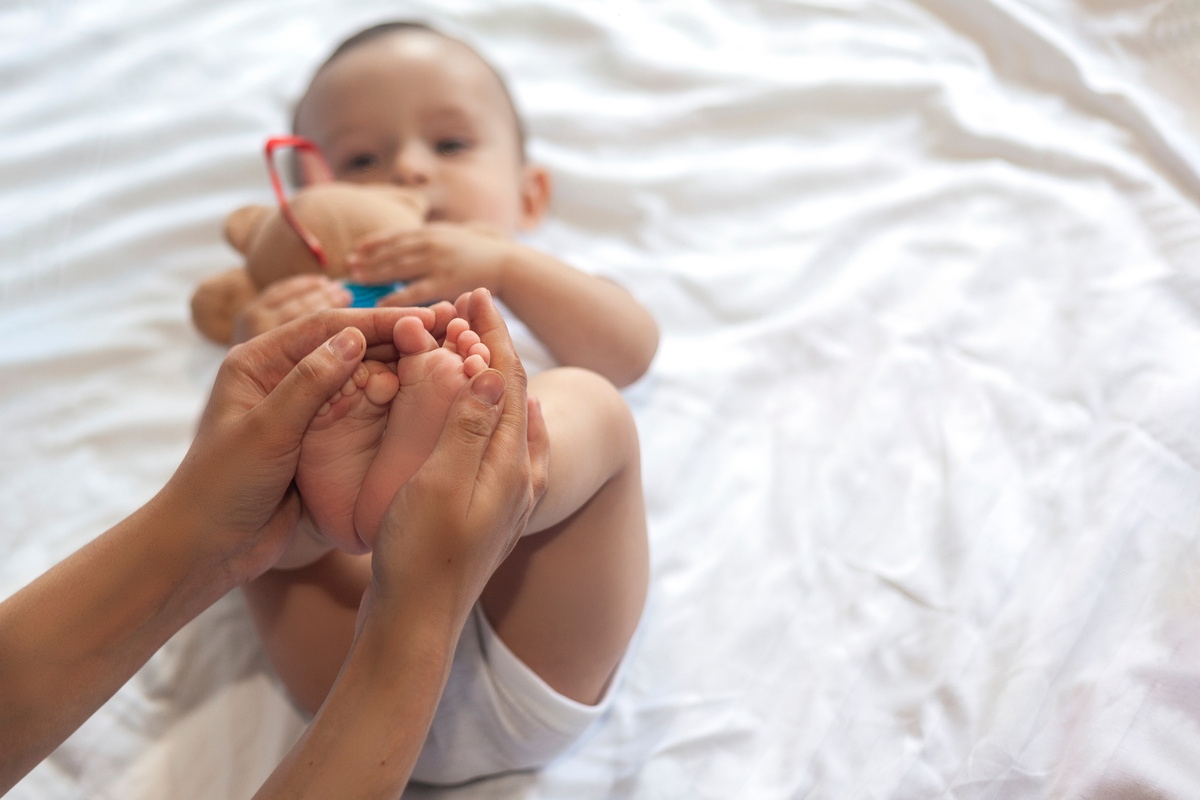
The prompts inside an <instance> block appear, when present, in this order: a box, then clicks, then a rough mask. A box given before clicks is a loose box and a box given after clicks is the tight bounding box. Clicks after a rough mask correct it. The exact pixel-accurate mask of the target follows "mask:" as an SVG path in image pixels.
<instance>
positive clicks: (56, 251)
mask: <svg viewBox="0 0 1200 800" xmlns="http://www.w3.org/2000/svg"><path fill="white" fill-rule="evenodd" d="M413 17H415V18H423V19H429V20H432V21H434V22H436V23H439V24H441V25H443V26H445V27H446V28H447V29H448V30H450V31H453V32H457V33H460V34H462V35H465V36H467V37H468V38H469V39H470V40H471V41H473V42H475V43H477V44H478V45H479V46H480V47H481V49H483V50H484V52H486V53H487V54H488V55H489V56H490V57H491V58H492V59H493V60H494V61H495V62H496V63H497V64H498V66H499V67H500V68H501V69H502V70H503V71H504V72H505V73H506V74H507V75H508V76H509V77H510V80H511V83H512V85H513V87H514V90H515V93H516V95H517V97H518V100H519V102H520V104H521V106H522V107H523V108H524V111H525V113H526V115H527V117H528V122H529V126H530V128H531V130H532V132H533V142H532V150H533V154H534V156H535V157H536V159H537V160H539V161H541V162H542V163H544V164H546V165H547V166H548V167H549V168H550V170H551V171H552V173H553V175H554V177H555V180H556V187H557V194H556V198H555V203H554V208H553V212H554V213H553V219H552V220H551V221H550V222H549V223H548V224H547V225H546V226H545V227H544V228H543V229H542V230H541V231H540V232H539V233H537V234H536V235H535V236H534V237H533V239H532V240H531V241H532V242H533V243H534V244H536V245H537V246H540V247H544V248H546V249H548V250H551V251H553V252H556V253H558V254H560V255H562V256H564V257H565V258H567V259H568V260H575V261H577V262H578V263H580V264H589V265H597V266H603V267H604V268H605V269H607V270H612V271H614V272H615V273H616V274H618V275H620V276H621V279H622V280H623V281H624V282H625V283H626V284H627V285H628V286H629V287H630V288H631V289H632V290H633V291H634V292H635V293H636V294H637V295H638V296H639V297H640V298H642V299H643V300H644V301H645V302H646V303H648V304H649V305H650V306H651V307H652V308H653V309H654V310H655V311H656V313H657V315H658V317H659V319H660V321H661V324H662V329H663V334H664V335H663V341H662V346H661V350H660V353H659V356H658V358H657V361H656V363H655V366H654V368H653V370H652V373H651V374H650V375H649V376H648V377H647V378H646V379H644V380H643V381H642V382H641V383H640V384H638V385H637V386H635V387H633V388H632V389H631V390H630V391H629V392H628V397H629V400H630V402H631V404H632V405H633V407H634V409H635V412H636V415H637V419H638V422H639V425H640V427H641V430H642V439H643V453H644V461H645V475H646V489H647V498H648V503H649V515H650V524H651V535H652V546H653V581H654V587H653V596H652V601H651V604H650V606H649V608H648V610H647V614H648V617H647V620H646V630H645V640H644V642H643V645H642V647H641V649H640V650H639V652H638V654H637V658H636V660H635V662H634V664H633V665H632V669H631V671H630V674H629V680H628V682H627V684H626V686H625V687H624V688H623V690H622V693H621V695H620V698H619V699H618V701H617V703H616V705H615V708H614V711H613V714H612V716H611V718H610V719H609V720H608V722H607V724H606V725H605V727H604V728H603V729H602V730H600V731H599V732H598V734H597V735H596V736H595V737H594V738H592V739H591V740H589V741H587V742H586V743H584V744H583V745H582V746H581V747H580V748H579V749H578V750H577V751H576V752H574V753H572V754H571V755H569V756H568V757H565V758H563V759H562V760H561V761H559V762H557V763H555V764H554V765H552V766H551V767H550V768H548V769H546V770H545V771H544V772H542V773H540V774H527V775H512V776H506V777H502V778H498V779H495V780H491V781H485V782H483V783H480V784H475V785H472V786H468V787H464V788H460V789H456V790H440V791H434V790H429V789H421V788H419V787H417V788H412V789H410V790H409V792H408V794H407V795H406V796H411V797H417V798H434V797H436V798H455V800H458V799H459V798H480V797H502V798H507V797H511V798H518V797H520V798H566V797H571V798H578V797H595V798H599V797H617V798H675V797H712V798H732V797H737V798H793V797H797V798H798V797H809V798H850V797H872V798H896V799H897V800H898V799H899V798H930V797H954V798H1008V797H1022V798H1024V797H1031V798H1032V797H1090V798H1109V797H1132V796H1139V797H1164V798H1181V799H1182V798H1194V797H1198V796H1200V766H1197V765H1198V764H1200V755H1198V754H1200V625H1198V622H1197V620H1198V619H1200V616H1198V614H1197V611H1198V607H1200V553H1198V552H1197V531H1198V530H1200V474H1198V472H1197V470H1198V469H1200V282H1198V278H1200V145H1198V144H1197V134H1198V133H1200V99H1198V97H1197V94H1196V91H1195V87H1196V86H1197V85H1200V2H1197V0H796V2H782V1H781V0H689V2H682V1H676V2H668V1H667V0H663V2H655V3H635V2H628V1H625V2H608V3H603V4H600V3H573V2H567V1H566V0H540V1H539V2H523V1H520V0H502V1H501V2H484V1H483V0H453V1H452V2H433V1H432V0H419V1H417V2H409V3H394V2H381V1H380V0H366V1H365V2H358V3H355V4H354V5H353V6H352V7H347V5H346V4H344V3H339V2H334V0H306V1H304V2H283V1H282V0H251V1H247V0H237V1H235V0H205V2H198V1H197V0H163V1H161V2H156V3H133V2H125V3H121V2H115V1H114V0H97V1H96V2H82V0H76V1H75V2H68V1H63V2H50V3H32V2H24V3H20V2H17V3H9V4H5V5H3V6H0V44H2V46H0V253H2V254H3V260H2V266H0V414H2V416H0V429H2V431H3V436H2V437H0V498H2V502H0V597H2V596H7V595H9V594H11V593H12V592H14V591H16V590H17V589H18V588H19V587H20V586H22V585H24V584H25V583H27V582H28V581H30V580H32V579H33V578H34V577H35V576H36V575H38V574H39V573H40V572H41V571H43V570H44V569H46V568H47V567H49V566H50V565H51V564H53V563H54V562H55V561H57V560H59V559H61V558H62V557H64V556H65V555H67V554H68V553H69V552H71V551H72V550H74V549H75V548H77V547H78V546H80V545H81V544H83V543H84V542H86V541H87V540H88V539H90V538H91V537H93V536H95V535H96V534H98V533H100V532H101V531H102V530H103V529H104V528H106V527H107V526H109V525H111V524H112V523H114V522H116V521H117V520H119V519H121V518H122V517H123V516H125V515H126V514H128V513H129V512H130V511H132V510H133V509H134V508H136V507H137V506H138V505H139V504H140V503H142V502H144V501H145V500H146V499H147V498H148V497H150V496H151V495H152V494H153V492H154V491H155V490H156V489H157V488H158V487H159V486H160V485H161V484H162V483H163V481H164V480H165V479H166V478H167V477H168V476H169V475H170V473H171V471H172V469H173V467H174V466H175V464H176V463H177V462H178V460H179V458H180V457H181V456H182V455H183V453H184V451H185V450H186V447H187V444H188V441H189V437H190V433H191V430H192V427H193V425H194V421H195V419H196V418H197V416H198V413H199V410H200V408H201V407H202V404H203V401H204V398H205V396H206V392H207V387H208V386H209V384H210V382H211V379H212V376H213V374H214V371H215V368H216V365H217V364H218V362H219V359H220V351H219V350H218V349H217V348H215V347H212V346H210V345H207V344H205V343H204V342H202V341H201V340H200V338H199V337H198V336H197V334H196V333H195V332H194V331H193V330H192V329H191V327H190V325H189V322H188V318H187V310H186V309H187V299H188V297H189V295H190V292H191V289H192V287H193V286H194V285H195V284H196V282H197V281H199V280H200V279H201V278H203V277H205V276H207V275H209V274H211V273H212V272H214V271H216V270H218V269H221V268H224V267H228V266H232V265H233V264H234V263H235V260H234V257H233V254H232V252H231V251H229V250H228V249H227V248H226V247H224V246H223V245H222V244H221V242H220V240H219V235H218V229H219V223H220V220H221V219H222V217H223V215H224V214H225V213H226V212H227V211H229V210H230V209H232V208H234V207H235V206H237V205H239V204H242V203H244V202H247V201H255V200H267V199H268V198H269V195H268V191H267V185H266V182H265V179H264V175H263V172H262V169H261V167H260V164H259V155H258V153H259V147H260V144H261V141H262V140H263V138H264V137H265V136H266V135H268V134H271V133H276V132H279V131H281V130H283V128H284V127H285V125H286V120H287V118H288V112H289V107H290V104H291V103H292V102H293V101H294V100H295V98H296V97H297V94H298V92H299V91H300V89H301V88H302V86H303V85H304V83H305V81H306V79H307V77H308V75H309V73H310V71H311V70H312V68H313V67H314V66H315V64H316V63H317V62H318V61H319V60H320V59H321V58H322V57H323V56H324V54H325V53H326V52H327V51H328V49H329V48H330V47H331V46H332V45H333V44H334V43H336V42H337V41H338V40H340V39H341V38H342V37H343V36H344V35H346V34H348V33H350V32H352V31H354V30H356V29H358V28H360V27H362V26H363V25H365V24H368V23H372V22H375V21H379V20H383V19H391V18H413ZM302 725H303V721H302V719H301V717H300V716H299V715H298V714H297V713H296V711H295V710H294V709H293V708H292V707H291V706H290V704H289V703H288V701H287V699H286V697H285V695H284V694H283V692H282V691H281V689H280V687H279V685H278V683H277V682H276V681H275V679H274V678H273V677H272V675H271V673H270V670H269V667H268V665H267V663H266V661H265V658H264V656H263V654H262V651H261V649H260V648H259V646H258V644H257V641H256V639H255V636H254V633H253V630H252V628H251V625H250V623H249V621H248V619H247V615H246V611H245V609H244V606H243V605H242V603H241V600H240V599H239V597H238V596H236V594H235V595H231V596H229V597H227V598H225V599H224V600H222V601H221V602H220V603H218V604H217V605H216V606H215V607H214V608H212V609H211V610H210V611H208V612H206V613H205V614H203V615H202V616H201V617H200V618H199V619H197V620H196V621H195V623H193V624H192V625H190V626H188V627H187V628H186V629H185V630H183V631H182V632H181V633H180V634H179V635H178V636H176V637H175V638H174V639H173V640H172V641H171V642H170V643H169V644H168V645H167V647H166V648H164V650H163V651H162V652H160V653H159V654H158V655H157V656H155V657H154V658H153V659H152V660H151V662H150V663H149V664H148V665H147V667H146V668H145V669H143V670H142V671H141V672H140V673H139V674H138V675H137V676H136V677H135V678H134V679H133V680H132V681H131V682H130V683H129V684H128V685H127V686H126V687H125V688H123V689H122V690H121V691H120V692H119V693H118V694H117V695H116V696H115V697H114V698H113V699H112V700H111V701H110V702H109V703H108V704H107V705H105V706H104V707H103V708H102V709H101V710H100V712H99V713H98V714H97V715H96V716H95V717H94V718H93V719H91V720H90V721H89V722H88V723H87V724H86V725H84V726H83V728H82V729H81V730H80V731H79V732H78V733H77V734H76V735H75V736H73V737H72V738H71V739H70V740H69V741H68V742H67V743H66V744H64V745H63V747H61V748H60V749H59V750H58V751H57V752H56V753H55V754H54V755H53V756H52V757H51V758H50V759H48V760H47V761H46V762H45V763H44V764H42V765H41V766H39V767H38V768H37V769H36V770H34V772H33V773H31V774H30V775H29V777H27V778H26V779H25V780H24V781H22V782H21V783H20V784H19V785H18V786H17V787H16V788H15V789H14V790H13V792H12V795H11V796H12V797H14V798H21V800H66V799H67V798H142V797H144V798H157V797H172V798H191V797H197V798H199V797H230V798H236V797H248V796H250V794H252V792H253V791H254V789H255V788H256V787H257V786H258V784H259V783H260V782H261V780H262V779H263V778H264V777H265V775H266V774H267V773H268V772H269V771H270V770H271V768H272V767H273V766H274V764H275V763H276V762H277V761H278V759H279V758H280V757H281V756H282V754H283V753H284V752H286V750H287V748H288V747H289V746H290V743H291V741H292V740H293V739H294V737H295V736H296V735H297V734H298V732H299V731H300V730H301V728H302ZM1139 792H1140V794H1139Z"/></svg>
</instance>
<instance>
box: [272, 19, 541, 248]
mask: <svg viewBox="0 0 1200 800" xmlns="http://www.w3.org/2000/svg"><path fill="white" fill-rule="evenodd" d="M296 129H297V133H299V134H301V135H303V136H306V137H308V138H310V139H312V140H313V141H315V142H316V143H317V145H319V146H320V148H321V150H322V151H323V152H324V153H325V156H326V157H327V158H328V159H329V164H330V166H331V167H332V168H333V172H334V175H335V177H336V178H337V179H338V180H343V181H353V182H357V183H393V184H397V185H401V186H408V187H413V188H416V189H418V190H419V191H421V192H422V193H423V194H424V195H425V196H426V198H427V199H428V200H429V208H430V211H429V216H428V219H429V220H430V221H433V220H447V221H450V222H487V223H491V224H493V225H496V226H499V227H500V228H502V229H503V230H504V231H507V232H508V233H514V232H516V231H518V230H527V229H529V228H532V227H533V226H534V225H536V224H537V222H538V217H540V215H541V204H539V203H536V202H535V203H532V204H531V203H530V202H529V197H528V195H529V192H530V191H531V190H534V191H536V188H537V187H531V185H530V181H535V182H536V180H538V178H536V177H534V175H535V173H537V172H538V170H536V168H533V167H530V166H527V165H526V164H524V163H523V160H522V158H521V154H520V149H519V144H518V134H517V128H516V121H515V119H514V118H513V112H512V110H511V109H510V108H509V105H508V103H507V101H506V99H505V95H504V93H503V89H502V88H501V87H500V84H499V81H498V80H497V78H496V76H495V75H494V74H493V73H492V72H491V70H490V69H489V68H488V67H487V66H486V65H485V64H484V63H483V62H482V61H480V59H479V58H478V56H476V55H475V54H474V53H472V52H471V51H470V50H468V49H467V48H466V47H465V46H463V45H461V44H459V43H458V42H455V41H453V40H449V39H445V38H443V37H441V36H437V35H434V34H430V33H426V32H422V31H412V32H408V31H406V32H402V33H398V34H393V35H390V36H385V37H382V38H380V39H377V40H375V41H371V42H368V43H366V44H364V45H360V46H359V47H358V48H356V49H354V50H351V51H350V52H348V53H345V54H343V55H341V56H340V57H338V58H337V59H336V60H334V61H333V63H331V64H329V65H328V66H327V67H326V68H325V69H324V70H322V71H321V72H320V73H319V74H318V75H317V77H316V78H314V79H313V83H312V85H311V86H310V87H309V90H308V93H307V94H306V95H305V97H304V99H303V100H302V101H301V103H300V107H299V110H298V111H297V115H296ZM541 180H544V175H543V176H542V177H541ZM542 188H545V187H544V184H543V187H542Z"/></svg>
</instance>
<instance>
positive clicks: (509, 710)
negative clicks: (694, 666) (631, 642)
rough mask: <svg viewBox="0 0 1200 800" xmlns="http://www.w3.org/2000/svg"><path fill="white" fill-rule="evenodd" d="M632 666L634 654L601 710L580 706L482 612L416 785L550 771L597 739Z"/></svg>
mask: <svg viewBox="0 0 1200 800" xmlns="http://www.w3.org/2000/svg"><path fill="white" fill-rule="evenodd" d="M635 640H636V637H635ZM630 649H632V646H631V648H630ZM628 661H629V652H628V651H627V652H626V654H625V656H624V657H623V658H622V660H621V664H620V666H619V667H618V668H617V671H616V674H615V675H614V677H613V680H612V681H610V682H609V686H608V689H607V690H606V692H605V694H604V698H603V699H602V700H601V701H600V702H599V703H598V704H597V705H594V706H589V705H584V704H583V703H578V702H576V701H574V700H571V699H570V698H567V697H564V696H562V695H561V694H559V693H558V692H556V691H554V690H553V689H551V688H550V687H549V686H548V685H547V684H546V682H545V681H543V680H542V679H541V678H540V677H538V676H537V674H536V673H534V671H533V670H531V669H530V668H529V667H527V666H525V664H524V663H523V662H522V661H521V660H520V659H519V658H517V657H516V656H515V655H513V653H512V651H511V650H509V649H508V647H507V646H506V645H505V644H504V642H502V641H500V637H499V636H498V635H497V634H496V632H495V631H494V630H493V629H492V626H491V624H490V623H489V622H488V621H487V617H485V616H484V614H483V611H482V610H481V609H480V608H479V606H478V605H476V606H475V608H474V609H473V610H472V611H471V615H470V616H469V617H468V618H467V624H466V625H465V626H463V631H462V635H461V636H460V637H459V640H458V648H457V649H456V650H455V651H454V662H453V664H452V665H451V667H450V678H449V680H448V681H447V682H446V690H445V692H444V693H443V694H442V700H441V702H440V703H439V704H438V708H437V713H436V714H435V715H434V718H433V724H432V725H431V726H430V728H429V736H428V737H427V738H426V740H425V747H424V748H423V749H422V750H421V755H420V757H419V758H418V759H417V764H416V766H415V767H414V768H413V773H412V779H413V780H415V781H420V782H422V783H435V784H453V783H462V782H463V781H469V780H472V779H474V778H479V777H483V776H485V775H495V774H497V773H501V772H512V771H514V770H524V769H533V768H536V767H541V766H544V765H545V764H547V763H549V762H550V761H551V760H552V759H553V758H555V757H556V756H559V755H561V754H563V753H565V752H566V751H567V750H570V749H571V747H572V746H573V745H575V744H577V743H578V742H580V741H582V740H583V738H584V736H585V735H586V734H588V733H589V729H590V728H591V727H592V726H593V724H594V723H595V722H596V721H597V720H598V719H599V718H600V717H601V716H602V715H603V714H604V712H605V710H606V709H607V708H608V706H609V705H610V703H611V698H612V697H613V694H614V692H615V689H616V687H617V685H618V684H619V682H620V679H621V675H622V673H623V672H624V670H625V664H626V663H627V662H628Z"/></svg>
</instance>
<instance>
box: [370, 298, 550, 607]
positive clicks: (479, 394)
mask: <svg viewBox="0 0 1200 800" xmlns="http://www.w3.org/2000/svg"><path fill="white" fill-rule="evenodd" d="M459 306H460V309H461V310H462V311H463V312H464V316H466V318H467V320H468V321H469V322H470V325H471V329H472V330H474V331H475V332H476V333H478V334H479V337H480V339H481V340H482V341H483V343H484V344H485V345H487V347H488V349H489V350H490V351H491V367H490V368H489V369H487V370H485V371H484V372H481V373H480V374H478V375H476V376H475V377H474V378H473V379H472V380H471V381H469V382H468V383H467V385H466V386H464V387H463V388H462V390H460V392H459V394H458V396H457V397H456V398H455V400H454V403H453V404H452V405H451V407H450V410H449V412H448V414H447V418H446V423H445V425H444V426H443V428H442V433H441V437H440V438H439V440H438V443H437V446H436V447H435V449H434V451H433V453H432V454H431V455H430V457H429V458H428V459H427V460H426V462H425V463H424V464H423V465H422V467H421V468H420V469H419V470H418V471H417V473H416V474H415V475H413V477H412V478H411V479H410V480H409V481H408V482H407V483H405V484H404V486H402V487H401V488H400V490H399V491H398V492H397V493H396V496H395V497H394V498H393V500H392V502H391V504H390V505H389V507H388V510H387V512H386V513H385V515H384V520H383V523H382V524H381V526H380V529H379V532H378V534H377V538H376V541H375V543H374V556H373V558H372V582H371V585H370V587H369V588H368V590H367V595H366V598H365V599H364V603H363V607H364V609H367V611H365V612H364V613H367V614H369V613H370V611H369V609H371V608H373V607H376V606H386V605H388V604H391V603H393V602H397V601H398V597H399V595H401V594H405V593H408V594H407V596H410V597H411V596H412V595H415V596H417V597H423V598H424V600H425V604H426V607H429V606H428V603H429V602H430V601H432V600H435V599H438V598H440V599H442V600H445V601H446V603H447V605H445V606H443V608H445V609H446V610H448V611H451V612H452V613H453V614H454V615H455V616H456V617H457V618H458V619H459V624H461V621H462V620H465V619H466V614H467V612H468V611H469V610H470V608H471V606H472V605H473V604H474V603H475V601H476V599H478V597H479V594H480V592H482V591H483V587H484V585H485V584H486V582H487V580H488V578H489V577H490V576H491V574H492V572H494V571H495V569H496V567H498V566H499V565H500V563H501V562H502V561H503V560H504V559H505V557H507V556H508V554H509V553H510V552H511V551H512V548H513V547H514V546H515V545H516V543H517V540H518V539H519V538H520V536H521V534H522V533H523V532H524V531H525V525H526V523H527V522H528V520H529V515H530V514H531V513H532V511H533V508H534V506H535V505H536V504H537V502H538V500H539V499H540V498H541V496H542V494H543V493H544V491H545V489H546V481H547V474H548V463H549V449H548V436H547V433H546V427H545V423H544V422H543V420H542V416H541V409H540V406H539V405H538V404H537V402H536V401H534V400H530V399H529V398H527V395H526V376H525V371H524V369H523V368H522V366H521V362H520V359H519V358H518V357H517V355H516V352H515V350H514V349H513V343H512V339H511V338H510V337H509V334H508V328H507V327H506V326H505V324H504V320H503V319H502V318H501V316H500V314H499V312H498V311H497V310H496V307H495V305H494V304H493V302H492V298H491V295H490V294H489V293H488V292H487V290H485V289H478V290H476V291H475V292H473V293H471V295H469V298H468V297H463V298H460V301H459Z"/></svg>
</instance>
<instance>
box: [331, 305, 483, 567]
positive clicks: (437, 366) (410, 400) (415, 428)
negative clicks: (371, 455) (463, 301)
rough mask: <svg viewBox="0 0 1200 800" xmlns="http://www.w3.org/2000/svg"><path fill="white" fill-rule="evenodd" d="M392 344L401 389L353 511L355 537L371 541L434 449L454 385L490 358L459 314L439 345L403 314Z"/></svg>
mask: <svg viewBox="0 0 1200 800" xmlns="http://www.w3.org/2000/svg"><path fill="white" fill-rule="evenodd" d="M395 344H396V349H397V350H399V351H400V361H399V363H398V364H397V365H396V373H397V378H398V379H399V382H400V391H399V392H398V393H397V394H396V399H395V400H393V401H392V407H391V410H390V411H389V412H388V417H387V430H386V431H385V432H384V435H383V441H382V443H381V444H380V446H379V453H378V454H377V455H376V456H375V461H374V462H373V463H372V464H371V468H370V469H369V470H368V471H367V473H366V477H365V479H364V480H363V482H362V490H361V491H360V492H359V494H358V503H357V506H356V508H355V511H354V523H355V527H356V529H357V531H358V536H359V537H360V538H361V539H362V540H363V541H364V542H367V543H368V544H371V543H372V542H374V540H375V533H376V531H378V530H379V523H380V522H381V521H382V520H383V512H384V511H385V510H386V509H387V507H388V504H389V503H390V502H391V501H392V497H393V496H394V495H395V494H396V490H397V489H399V488H400V487H401V486H402V485H404V482H405V481H407V480H408V479H409V478H410V477H412V475H413V473H415V472H416V471H417V470H418V469H419V468H420V466H421V465H422V464H423V463H425V459H426V458H428V457H429V454H430V453H432V452H433V448H434V446H435V445H436V444H437V440H438V437H439V436H440V435H441V433H442V424H443V423H444V422H445V421H446V412H447V410H449V408H450V403H451V401H453V400H454V397H455V395H457V394H458V390H459V389H461V388H462V386H463V384H465V383H466V382H467V380H468V379H470V378H471V377H472V376H473V375H475V374H477V373H479V372H481V371H483V370H484V369H486V368H487V365H488V363H489V361H490V354H489V353H488V349H487V346H486V345H484V344H482V343H481V342H480V341H479V336H478V335H477V334H476V333H475V332H474V331H472V330H470V329H469V328H468V327H467V321H466V320H464V319H455V320H452V321H451V322H450V325H449V326H448V327H447V329H446V343H445V344H444V345H442V346H441V347H439V346H438V343H437V341H436V340H435V339H434V338H433V337H432V336H431V335H430V334H429V331H427V330H425V328H424V327H423V326H422V325H421V322H420V320H418V319H416V318H415V317H407V318H405V319H402V320H400V322H399V324H397V325H396V333H395Z"/></svg>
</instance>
